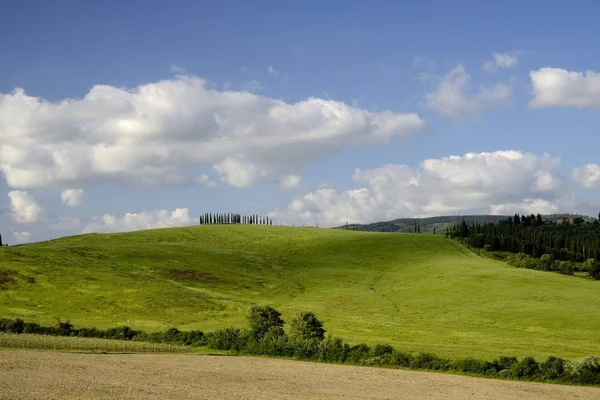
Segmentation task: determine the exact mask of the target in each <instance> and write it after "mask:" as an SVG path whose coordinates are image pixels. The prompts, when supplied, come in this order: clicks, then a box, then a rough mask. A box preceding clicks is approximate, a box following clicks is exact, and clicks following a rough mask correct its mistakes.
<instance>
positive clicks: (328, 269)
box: [0, 225, 600, 358]
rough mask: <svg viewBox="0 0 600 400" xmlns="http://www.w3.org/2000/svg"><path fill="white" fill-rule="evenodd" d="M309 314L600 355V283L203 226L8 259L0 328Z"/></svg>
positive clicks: (416, 340)
mask: <svg viewBox="0 0 600 400" xmlns="http://www.w3.org/2000/svg"><path fill="white" fill-rule="evenodd" d="M253 303H268V304H271V305H273V306H275V307H276V308H278V309H279V310H280V311H282V313H283V317H284V319H286V318H288V319H289V318H290V317H291V316H292V315H294V313H296V312H298V311H301V310H310V311H314V312H315V313H316V314H317V316H319V317H320V318H321V319H322V320H323V321H324V323H325V327H326V328H327V330H328V331H329V332H331V333H334V334H336V335H338V336H341V337H343V338H345V339H347V340H348V341H350V342H353V343H357V342H366V343H370V344H374V343H382V342H386V343H390V344H392V345H394V346H397V347H398V349H400V350H404V351H427V352H433V353H437V354H439V355H442V356H448V357H467V356H475V357H493V356H498V355H502V354H507V355H517V356H523V355H533V356H537V357H541V356H547V355H550V354H555V355H560V356H563V357H567V358H569V357H570V358H578V357H581V356H584V355H589V354H595V353H598V349H600V336H599V335H598V331H599V329H600V282H593V281H589V280H584V279H580V278H575V277H567V276H562V275H559V274H551V273H547V272H540V271H532V270H524V269H515V268H512V267H509V266H507V265H506V264H504V263H502V262H498V261H494V260H490V259H488V258H483V257H479V256H477V255H475V254H473V253H471V252H470V251H469V250H467V249H465V248H464V247H463V246H461V245H459V244H457V243H454V242H452V241H450V240H447V239H445V238H444V237H442V236H437V235H436V236H434V235H428V234H420V235H419V234H410V235H409V234H406V235H405V234H392V233H369V232H351V231H345V230H334V229H314V228H285V227H267V226H247V225H244V226H242V225H230V226H226V225H206V226H197V227H191V228H177V229H162V230H151V231H141V232H131V233H123V234H106V235H99V234H91V235H83V236H76V237H70V238H64V239H59V240H54V241H49V242H44V243H38V244H33V245H28V246H23V247H15V248H11V247H8V248H2V249H0V318H2V317H11V318H14V317H22V318H24V319H27V320H32V321H37V322H42V323H45V324H51V323H55V322H56V318H58V317H60V318H62V319H63V320H64V319H70V320H71V321H72V322H74V323H75V324H76V325H77V326H82V325H83V326H95V327H99V328H106V327H114V326H117V325H128V326H130V327H133V328H137V329H143V330H147V331H151V330H159V329H165V328H169V327H172V326H175V327H177V328H179V329H203V330H212V329H215V328H219V327H225V326H232V325H238V326H242V325H245V320H244V316H245V314H246V312H247V310H248V308H249V307H250V305H251V304H253Z"/></svg>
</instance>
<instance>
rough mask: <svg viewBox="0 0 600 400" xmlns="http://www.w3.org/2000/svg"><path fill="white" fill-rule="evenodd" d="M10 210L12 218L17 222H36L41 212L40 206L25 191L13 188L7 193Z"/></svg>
mask: <svg viewBox="0 0 600 400" xmlns="http://www.w3.org/2000/svg"><path fill="white" fill-rule="evenodd" d="M8 197H9V198H10V205H11V211H12V219H13V221H14V222H17V223H19V224H25V223H32V222H37V221H38V218H39V217H40V215H41V214H42V209H41V207H40V206H39V205H38V204H37V203H36V201H35V199H34V198H33V197H32V196H31V195H30V194H29V193H27V192H25V191H22V190H13V191H12V192H9V193H8Z"/></svg>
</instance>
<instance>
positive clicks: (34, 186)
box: [0, 0, 600, 244]
mask: <svg viewBox="0 0 600 400" xmlns="http://www.w3.org/2000/svg"><path fill="white" fill-rule="evenodd" d="M599 14H600V3H598V2H596V1H591V0H590V1H585V0H580V1H575V2H571V3H565V2H564V1H552V0H545V1H538V0H529V1H526V2H524V1H513V0H507V1H503V2H481V1H452V2H451V1H419V2H416V1H414V2H392V1H371V2H356V1H334V0H328V1H325V2H323V1H318V2H317V1H312V0H310V1H303V2H276V1H264V2H248V1H218V2H217V1H214V2H209V1H201V2H200V1H169V2H166V1H136V0H129V1H126V2H123V1H111V0H109V1H102V2H82V1H75V0H63V1H60V2H48V1H42V0H37V1H32V0H23V1H18V2H17V1H4V2H0V15H2V16H3V18H2V24H0V174H1V176H0V233H1V234H2V237H3V241H4V242H5V243H9V244H17V243H26V242H31V241H39V240H46V239H50V238H56V237H61V236H67V235H74V234H80V233H87V232H119V231H129V230H137V229H149V228H159V227H169V226H185V225H192V224H196V223H198V216H199V215H200V214H204V213H205V212H213V213H216V212H237V213H242V214H244V213H258V214H261V215H268V216H270V217H271V218H272V219H273V221H274V223H275V224H283V225H296V226H299V225H311V226H319V227H331V226H336V225H341V224H345V223H346V222H349V223H354V222H357V223H368V222H375V221H382V220H391V219H395V218H403V217H425V216H435V215H461V214H505V215H511V214H514V213H527V214H531V213H542V214H548V213H581V214H585V215H590V216H594V217H596V216H598V211H600V166H599V165H598V164H599V163H600V151H599V149H600V148H599V143H600V141H599V139H598V135H599V133H600V132H599V130H598V129H599V127H600V53H599V52H597V51H595V49H596V48H597V38H598V37H599V36H600V26H599V25H598V24H597V15H599Z"/></svg>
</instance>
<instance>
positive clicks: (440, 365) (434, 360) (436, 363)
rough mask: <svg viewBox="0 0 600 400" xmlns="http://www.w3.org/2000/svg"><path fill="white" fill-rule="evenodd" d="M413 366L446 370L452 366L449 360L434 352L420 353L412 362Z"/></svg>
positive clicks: (411, 365)
mask: <svg viewBox="0 0 600 400" xmlns="http://www.w3.org/2000/svg"><path fill="white" fill-rule="evenodd" d="M410 367H411V368H415V369H429V370H438V371H444V370H448V369H450V367H451V363H450V361H449V360H444V359H441V358H439V357H437V356H435V355H433V354H428V353H419V354H417V355H416V356H415V357H414V358H413V359H412V361H411V363H410Z"/></svg>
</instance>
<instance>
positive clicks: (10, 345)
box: [0, 333, 191, 353]
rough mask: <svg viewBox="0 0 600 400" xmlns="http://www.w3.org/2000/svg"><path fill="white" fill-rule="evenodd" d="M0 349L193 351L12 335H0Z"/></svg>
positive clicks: (126, 342) (125, 351) (110, 351)
mask: <svg viewBox="0 0 600 400" xmlns="http://www.w3.org/2000/svg"><path fill="white" fill-rule="evenodd" d="M0 349H28V350H55V351H68V352H103V353H183V352H189V351H191V349H190V348H189V347H186V346H180V345H172V344H164V343H146V342H132V341H126V340H109V339H90V338H79V337H70V336H45V335H29V334H12V333H0Z"/></svg>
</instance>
